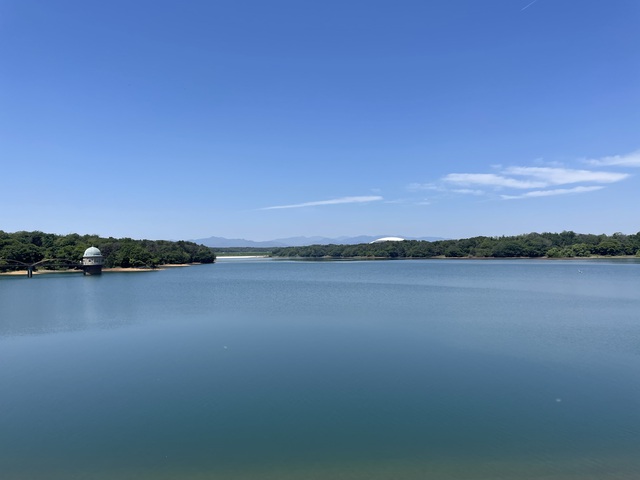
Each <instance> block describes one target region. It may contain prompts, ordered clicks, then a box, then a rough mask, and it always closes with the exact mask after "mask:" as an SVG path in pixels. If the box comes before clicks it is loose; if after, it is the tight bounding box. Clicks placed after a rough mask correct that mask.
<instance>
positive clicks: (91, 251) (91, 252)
mask: <svg viewBox="0 0 640 480" xmlns="http://www.w3.org/2000/svg"><path fill="white" fill-rule="evenodd" d="M101 256H102V253H100V250H98V249H97V248H96V247H89V248H87V249H86V250H85V251H84V255H83V257H101Z"/></svg>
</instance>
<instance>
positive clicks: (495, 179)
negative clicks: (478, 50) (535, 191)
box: [442, 173, 546, 188]
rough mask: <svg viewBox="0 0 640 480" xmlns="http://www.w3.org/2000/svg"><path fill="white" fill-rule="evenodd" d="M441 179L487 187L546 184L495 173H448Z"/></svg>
mask: <svg viewBox="0 0 640 480" xmlns="http://www.w3.org/2000/svg"><path fill="white" fill-rule="evenodd" d="M442 180H443V181H444V182H447V183H454V184H457V185H483V186H489V187H508V188H542V187H545V186H546V184H545V183H544V182H540V181H533V180H518V179H516V178H510V177H506V176H503V175H497V174H495V173H450V174H448V175H445V176H444V177H443V178H442Z"/></svg>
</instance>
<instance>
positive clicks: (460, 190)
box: [451, 188, 487, 196]
mask: <svg viewBox="0 0 640 480" xmlns="http://www.w3.org/2000/svg"><path fill="white" fill-rule="evenodd" d="M451 191H452V192H453V193H460V194H462V195H478V196H479V195H486V193H487V192H485V191H484V190H473V189H471V188H458V189H456V190H451Z"/></svg>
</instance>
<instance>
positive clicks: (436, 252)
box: [271, 231, 640, 258]
mask: <svg viewBox="0 0 640 480" xmlns="http://www.w3.org/2000/svg"><path fill="white" fill-rule="evenodd" d="M271 254H272V256H274V257H305V258H322V257H327V258H358V257H364V258H432V257H454V258H455V257H481V258H485V257H496V258H509V257H510V258H512V257H527V258H539V257H549V258H571V257H590V256H620V255H636V256H638V257H640V232H639V233H636V234H633V235H624V234H622V233H614V234H613V235H592V234H581V233H575V232H566V231H565V232H562V233H529V234H526V235H517V236H511V237H473V238H465V239H461V240H439V241H436V242H427V241H419V240H405V241H403V242H382V243H365V244H359V245H311V246H308V247H286V248H274V249H273V250H272V252H271Z"/></svg>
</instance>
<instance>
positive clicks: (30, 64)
mask: <svg viewBox="0 0 640 480" xmlns="http://www.w3.org/2000/svg"><path fill="white" fill-rule="evenodd" d="M639 24H640V2H639V1H637V0H611V1H606V2H605V1H577V0H537V1H534V2H532V1H531V0H486V1H482V0H456V1H452V0H439V1H435V0H433V1H427V0H416V1H409V0H406V1H402V0H398V1H393V2H392V1H377V0H362V1H355V0H352V1H350V0H340V1H333V0H323V1H299V0H292V1H280V0H270V1H262V0H238V1H215V0H207V1H204V0H203V1H196V0H193V1H178V0H175V1H164V0H149V1H138V0H136V1H129V0H127V1H121V0H110V1H94V0H56V1H51V0H1V1H0V178H1V179H2V182H1V183H0V229H2V230H5V231H9V232H13V231H17V230H36V229H37V230H43V231H46V232H53V233H60V234H65V233H71V232H77V233H81V234H84V233H96V234H100V235H104V236H115V237H123V236H128V237H133V238H151V239H160V238H166V239H189V238H202V237H208V236H212V235H215V236H223V237H231V238H238V237H240V238H247V239H253V240H266V239H271V238H277V237H286V236H294V235H324V236H339V235H358V234H386V235H402V236H442V237H449V238H462V237H470V236H475V235H512V234H519V233H528V232H533V231H539V232H541V231H554V232H555V231H558V232H559V231H562V230H574V231H576V232H582V233H614V232H618V231H620V232H623V233H636V232H638V231H640V180H639V177H638V174H640V28H638V25H639Z"/></svg>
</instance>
